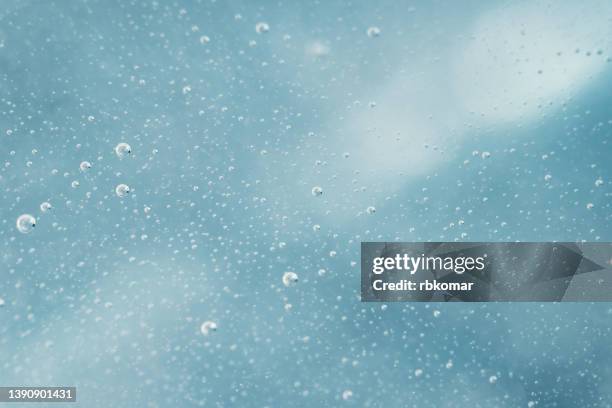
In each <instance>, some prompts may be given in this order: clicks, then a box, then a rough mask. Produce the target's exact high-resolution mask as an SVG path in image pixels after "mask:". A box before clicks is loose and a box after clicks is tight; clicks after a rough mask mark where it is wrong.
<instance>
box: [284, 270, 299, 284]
mask: <svg viewBox="0 0 612 408" xmlns="http://www.w3.org/2000/svg"><path fill="white" fill-rule="evenodd" d="M298 280H299V278H298V275H297V273H295V272H285V273H284V274H283V285H285V286H287V287H290V286H295V285H296V284H297V283H298Z"/></svg>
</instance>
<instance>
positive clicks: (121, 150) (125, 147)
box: [115, 142, 132, 159]
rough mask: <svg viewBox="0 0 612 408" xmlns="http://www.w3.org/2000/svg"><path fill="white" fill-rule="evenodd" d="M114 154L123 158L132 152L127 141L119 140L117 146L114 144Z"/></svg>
mask: <svg viewBox="0 0 612 408" xmlns="http://www.w3.org/2000/svg"><path fill="white" fill-rule="evenodd" d="M115 154H116V155H117V157H119V158H120V159H123V158H124V157H126V156H127V155H130V154H132V147H131V146H130V145H129V144H127V143H124V142H121V143H119V144H118V145H117V146H115Z"/></svg>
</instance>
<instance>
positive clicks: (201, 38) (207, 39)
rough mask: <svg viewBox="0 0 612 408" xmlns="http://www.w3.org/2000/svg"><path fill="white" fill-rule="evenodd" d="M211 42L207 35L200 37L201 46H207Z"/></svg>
mask: <svg viewBox="0 0 612 408" xmlns="http://www.w3.org/2000/svg"><path fill="white" fill-rule="evenodd" d="M209 42H210V37H209V36H207V35H203V36H201V37H200V44H202V45H206V44H208V43H209Z"/></svg>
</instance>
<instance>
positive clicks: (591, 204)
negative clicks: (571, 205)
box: [586, 203, 595, 210]
mask: <svg viewBox="0 0 612 408" xmlns="http://www.w3.org/2000/svg"><path fill="white" fill-rule="evenodd" d="M593 207H595V204H593V203H588V204H587V205H586V208H587V210H592V209H593Z"/></svg>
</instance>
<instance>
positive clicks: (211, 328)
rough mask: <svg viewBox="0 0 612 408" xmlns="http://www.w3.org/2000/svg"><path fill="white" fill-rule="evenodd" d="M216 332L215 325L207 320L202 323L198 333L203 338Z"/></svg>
mask: <svg viewBox="0 0 612 408" xmlns="http://www.w3.org/2000/svg"><path fill="white" fill-rule="evenodd" d="M216 331H217V323H215V322H213V321H211V320H207V321H205V322H204V323H202V325H201V326H200V332H201V333H202V334H203V335H204V336H208V335H209V334H211V333H214V332H216Z"/></svg>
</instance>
